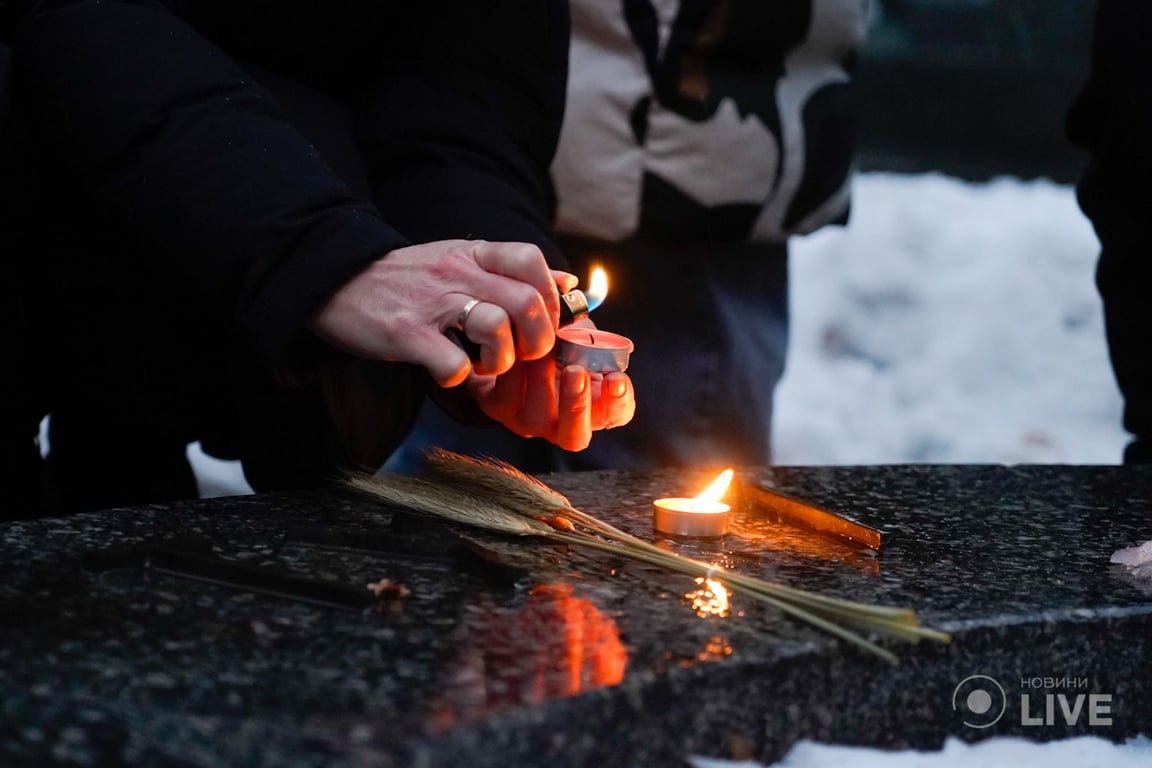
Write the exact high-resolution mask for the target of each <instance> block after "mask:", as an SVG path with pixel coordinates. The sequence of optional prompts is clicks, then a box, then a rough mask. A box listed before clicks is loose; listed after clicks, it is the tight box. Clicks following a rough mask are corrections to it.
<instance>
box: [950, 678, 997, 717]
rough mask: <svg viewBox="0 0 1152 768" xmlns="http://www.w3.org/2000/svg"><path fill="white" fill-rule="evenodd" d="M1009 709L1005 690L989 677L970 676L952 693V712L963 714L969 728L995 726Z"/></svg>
mask: <svg viewBox="0 0 1152 768" xmlns="http://www.w3.org/2000/svg"><path fill="white" fill-rule="evenodd" d="M1007 708H1008V697H1007V696H1005V695H1004V689H1003V688H1002V687H1001V686H1000V683H998V682H996V681H995V680H993V679H992V678H991V677H988V675H970V676H968V677H966V678H964V679H963V680H961V681H960V684H959V685H957V686H956V689H955V690H954V691H952V711H953V712H959V713H961V715H962V716H963V718H964V725H966V726H968V727H969V728H988V727H990V726H993V725H995V724H996V723H997V722H999V721H1000V718H1002V717H1003V716H1004V710H1006V709H1007Z"/></svg>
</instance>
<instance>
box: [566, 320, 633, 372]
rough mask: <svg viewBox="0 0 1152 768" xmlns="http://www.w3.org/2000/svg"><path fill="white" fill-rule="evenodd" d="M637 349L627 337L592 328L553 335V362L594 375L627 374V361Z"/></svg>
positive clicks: (575, 329) (570, 330) (567, 330)
mask: <svg viewBox="0 0 1152 768" xmlns="http://www.w3.org/2000/svg"><path fill="white" fill-rule="evenodd" d="M635 348H636V347H635V345H634V344H633V343H632V340H631V339H629V338H628V337H627V336H621V335H620V334H618V333H609V332H608V331H601V330H598V329H595V328H561V329H560V330H558V331H556V350H555V354H556V362H557V363H559V364H560V365H562V366H564V365H579V366H583V367H584V368H587V369H588V370H590V371H594V372H596V373H610V372H612V371H626V370H628V357H629V355H631V354H632V350H634V349H635Z"/></svg>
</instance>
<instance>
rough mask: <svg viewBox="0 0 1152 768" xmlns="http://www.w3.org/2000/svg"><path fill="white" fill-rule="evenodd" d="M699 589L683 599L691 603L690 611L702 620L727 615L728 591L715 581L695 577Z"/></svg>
mask: <svg viewBox="0 0 1152 768" xmlns="http://www.w3.org/2000/svg"><path fill="white" fill-rule="evenodd" d="M696 583H697V584H699V585H700V589H696V590H693V591H692V592H689V593H688V594H686V595H684V597H686V598H688V599H689V600H691V601H692V610H694V611H696V615H697V616H699V617H700V618H702V619H706V618H708V617H709V616H720V617H724V616H727V615H728V608H729V606H728V590H727V589H725V588H724V585H723V584H721V583H720V582H718V581H716V580H715V579H705V578H704V577H703V576H698V577H696Z"/></svg>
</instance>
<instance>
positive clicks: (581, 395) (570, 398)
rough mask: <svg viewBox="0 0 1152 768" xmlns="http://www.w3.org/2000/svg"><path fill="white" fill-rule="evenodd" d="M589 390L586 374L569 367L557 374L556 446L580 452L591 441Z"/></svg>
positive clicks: (576, 368) (590, 394)
mask: <svg viewBox="0 0 1152 768" xmlns="http://www.w3.org/2000/svg"><path fill="white" fill-rule="evenodd" d="M591 419H592V387H591V382H590V380H589V376H588V371H587V369H585V368H582V367H581V366H579V365H569V366H566V367H565V368H564V370H563V371H561V372H560V404H559V409H558V411H557V419H556V434H555V439H554V440H553V442H554V443H556V445H558V446H560V447H561V448H563V449H565V450H568V451H582V450H584V449H585V448H587V447H588V443H589V442H590V441H591V439H592V427H591Z"/></svg>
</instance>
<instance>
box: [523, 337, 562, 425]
mask: <svg viewBox="0 0 1152 768" xmlns="http://www.w3.org/2000/svg"><path fill="white" fill-rule="evenodd" d="M520 365H521V367H522V368H523V369H524V405H523V407H522V408H521V409H520V418H519V421H520V423H521V424H522V425H523V427H524V431H525V435H526V436H530V437H541V436H547V435H548V434H549V432H550V431H551V430H552V427H553V425H554V424H555V423H556V412H557V408H558V403H557V401H558V394H557V376H556V363H555V362H554V361H553V360H552V358H550V357H549V358H545V359H543V360H532V361H530V362H526V363H521V364H520Z"/></svg>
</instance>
